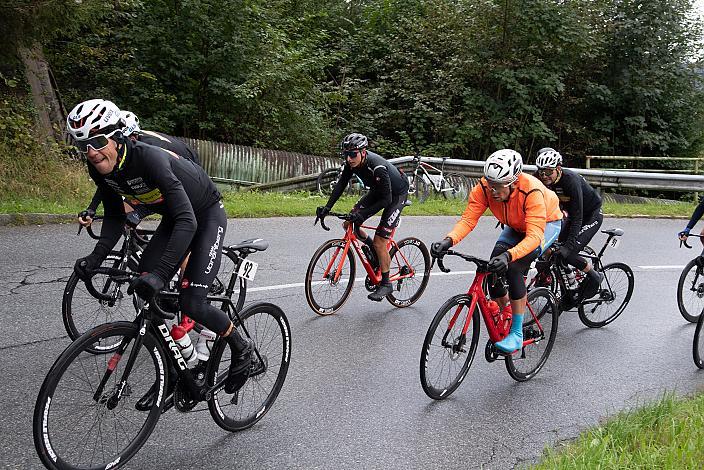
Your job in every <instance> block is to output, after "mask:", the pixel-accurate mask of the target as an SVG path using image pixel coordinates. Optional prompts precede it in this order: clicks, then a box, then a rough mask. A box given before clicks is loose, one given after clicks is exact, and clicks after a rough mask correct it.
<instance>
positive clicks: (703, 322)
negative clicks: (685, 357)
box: [692, 315, 704, 369]
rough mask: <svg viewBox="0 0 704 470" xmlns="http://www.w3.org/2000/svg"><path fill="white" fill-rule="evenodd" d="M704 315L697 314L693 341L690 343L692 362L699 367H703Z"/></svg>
mask: <svg viewBox="0 0 704 470" xmlns="http://www.w3.org/2000/svg"><path fill="white" fill-rule="evenodd" d="M702 328H704V315H699V319H698V320H697V328H696V329H695V330H694V342H693V343H692V358H693V359H694V364H695V365H696V366H697V367H699V368H700V369H704V333H702Z"/></svg>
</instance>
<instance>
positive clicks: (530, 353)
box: [506, 287, 559, 382]
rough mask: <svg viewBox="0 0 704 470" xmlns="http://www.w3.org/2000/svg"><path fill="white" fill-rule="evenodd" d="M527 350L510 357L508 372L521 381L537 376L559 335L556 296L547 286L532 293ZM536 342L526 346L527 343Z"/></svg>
mask: <svg viewBox="0 0 704 470" xmlns="http://www.w3.org/2000/svg"><path fill="white" fill-rule="evenodd" d="M524 315H525V316H524V318H525V319H526V320H525V321H524V323H523V344H524V346H523V348H522V349H521V351H520V352H518V353H516V354H512V355H510V356H506V370H507V371H508V374H509V375H510V376H511V377H512V378H513V379H514V380H517V381H518V382H525V381H526V380H530V379H532V378H533V377H535V376H536V375H537V374H538V372H540V369H542V368H543V365H545V362H546V361H547V360H548V357H549V356H550V351H552V346H553V344H554V343H555V338H556V336H557V319H558V315H559V311H558V309H557V305H556V304H555V296H554V295H553V293H552V292H550V290H549V289H547V288H546V287H539V288H537V289H533V290H532V291H530V292H529V293H528V303H527V305H526V312H525V314H524ZM531 340H532V341H533V342H532V343H530V344H525V342H526V341H531Z"/></svg>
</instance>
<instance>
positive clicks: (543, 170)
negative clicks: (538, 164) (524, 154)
mask: <svg viewBox="0 0 704 470" xmlns="http://www.w3.org/2000/svg"><path fill="white" fill-rule="evenodd" d="M553 171H555V169H554V168H540V169H539V170H538V171H537V172H536V173H537V175H538V176H549V175H552V172H553Z"/></svg>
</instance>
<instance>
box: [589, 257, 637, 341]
mask: <svg viewBox="0 0 704 470" xmlns="http://www.w3.org/2000/svg"><path fill="white" fill-rule="evenodd" d="M602 273H603V274H604V280H603V281H602V282H601V288H600V289H599V293H598V294H597V295H596V296H595V297H594V298H593V299H587V300H585V301H583V302H582V304H581V305H580V306H579V319H580V320H581V321H582V323H584V325H585V326H588V327H589V328H601V327H602V326H606V325H608V324H609V323H611V322H612V321H614V320H615V319H616V318H617V317H618V316H619V315H621V313H622V312H623V311H624V310H625V308H626V306H627V305H628V302H630V300H631V295H633V284H634V282H633V271H632V270H631V268H630V267H629V266H628V265H626V264H624V263H611V264H607V265H606V266H604V268H603V269H602Z"/></svg>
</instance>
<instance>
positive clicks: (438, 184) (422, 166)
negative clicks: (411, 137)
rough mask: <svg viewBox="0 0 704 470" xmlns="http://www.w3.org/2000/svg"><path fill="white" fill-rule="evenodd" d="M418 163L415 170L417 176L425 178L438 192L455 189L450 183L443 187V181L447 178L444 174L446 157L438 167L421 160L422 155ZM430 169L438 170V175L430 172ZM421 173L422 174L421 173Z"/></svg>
mask: <svg viewBox="0 0 704 470" xmlns="http://www.w3.org/2000/svg"><path fill="white" fill-rule="evenodd" d="M417 162H418V163H417V165H416V168H415V169H414V170H413V174H414V175H415V176H416V177H419V178H423V179H424V180H425V181H427V182H428V183H429V184H431V185H432V186H433V189H435V191H436V192H439V193H441V192H445V191H453V190H454V189H453V188H452V187H451V186H450V185H446V186H447V187H445V188H443V184H442V183H443V181H444V180H445V175H444V169H445V159H443V161H442V164H441V165H440V168H439V169H438V168H437V167H435V166H433V165H431V164H430V163H425V162H422V161H421V160H420V157H419V158H418V159H417ZM428 169H430V170H432V171H437V172H438V173H439V174H437V175H431V174H430V172H428ZM419 173H421V174H419Z"/></svg>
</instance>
